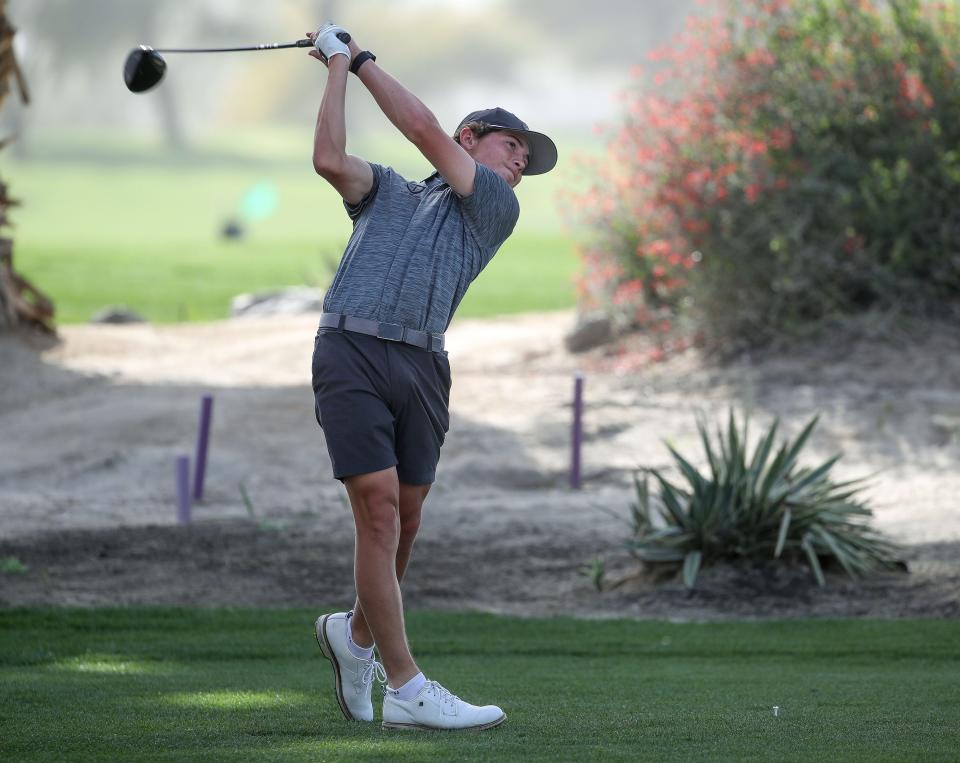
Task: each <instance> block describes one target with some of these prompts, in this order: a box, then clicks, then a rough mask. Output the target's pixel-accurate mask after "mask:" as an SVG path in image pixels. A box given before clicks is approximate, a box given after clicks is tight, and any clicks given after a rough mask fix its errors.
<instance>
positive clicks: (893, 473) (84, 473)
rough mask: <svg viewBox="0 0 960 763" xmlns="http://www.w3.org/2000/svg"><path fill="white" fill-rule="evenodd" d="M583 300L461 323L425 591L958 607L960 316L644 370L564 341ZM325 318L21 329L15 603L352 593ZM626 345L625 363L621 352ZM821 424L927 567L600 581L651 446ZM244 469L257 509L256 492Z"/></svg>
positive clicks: (1, 579)
mask: <svg viewBox="0 0 960 763" xmlns="http://www.w3.org/2000/svg"><path fill="white" fill-rule="evenodd" d="M572 322H573V315H572V314H571V313H552V314H544V315H528V316H520V317H514V318H510V319H501V320H495V321H483V322H477V321H467V320H464V321H458V322H456V323H455V325H454V326H453V327H452V329H451V331H450V333H449V335H448V347H450V360H451V365H452V367H453V378H454V383H453V391H452V399H451V411H452V417H451V419H452V422H451V431H450V434H449V436H448V439H447V443H446V445H445V446H444V450H443V456H442V459H441V464H440V472H439V476H438V481H437V483H436V485H435V486H434V489H433V491H432V492H431V495H430V497H429V499H428V502H427V505H426V508H425V518H424V524H423V529H422V532H421V535H420V538H419V540H418V545H417V549H416V552H415V555H414V561H413V564H412V565H411V569H410V571H409V573H408V577H407V579H406V580H405V582H404V588H405V592H406V593H405V595H406V597H407V602H408V604H409V605H410V606H416V607H426V608H433V609H472V610H484V611H498V612H514V613H526V614H553V613H561V612H564V613H579V614H587V615H597V616H610V615H630V616H647V617H675V618H704V619H710V618H721V617H766V616H783V617H792V616H806V615H821V614H823V615H869V616H883V617H886V616H904V615H924V616H958V615H960V470H958V466H960V333H958V332H953V331H949V330H947V329H940V330H936V331H931V333H930V334H929V335H928V336H927V337H925V338H923V339H922V340H916V339H914V340H910V341H907V340H905V339H894V340H892V341H891V340H890V339H889V338H888V339H887V340H886V341H883V342H880V341H873V342H870V341H863V342H861V343H858V344H851V343H847V344H845V345H844V346H842V347H840V346H823V347H812V348H809V349H808V350H807V351H805V352H804V353H803V355H802V356H796V357H794V356H788V355H777V356H775V357H766V358H764V359H762V360H761V359H756V358H753V359H751V358H749V357H743V358H740V359H739V360H736V361H734V362H730V363H726V364H722V365H721V364H717V363H715V362H710V361H709V360H707V359H705V358H703V357H702V356H701V355H700V354H699V353H698V352H697V351H695V350H690V351H687V352H686V353H684V354H682V355H680V356H678V357H674V358H672V359H670V360H669V361H667V362H664V363H658V364H653V365H648V366H641V367H640V368H633V369H632V370H630V371H625V370H623V369H624V368H626V367H628V366H627V364H624V363H622V362H620V361H619V360H618V359H617V358H611V357H607V356H605V355H604V354H603V353H602V352H594V353H591V354H588V355H580V356H574V355H570V354H568V353H566V352H565V351H564V350H563V348H562V337H563V335H564V333H565V332H566V330H567V329H568V328H569V327H570V325H571V324H572ZM315 325H316V316H300V317H295V318H263V319H256V320H253V319H237V320H232V321H224V322H220V323H212V324H202V325H181V326H162V327H156V326H149V325H139V326H71V327H66V328H64V329H62V332H61V341H60V342H59V343H56V344H51V343H49V342H47V343H44V342H41V340H39V339H38V338H36V337H23V336H17V337H12V336H5V337H0V433H2V435H0V557H9V556H15V557H17V558H18V559H20V560H21V561H22V562H23V563H24V564H26V565H27V566H28V567H29V570H28V572H26V573H21V574H14V573H5V574H0V605H6V606H16V605H37V604H56V605H61V604H77V605H106V604H133V603H156V604H197V605H213V604H216V605H258V606H270V605H318V606H321V605H323V606H329V605H341V606H344V605H346V604H348V603H349V601H350V594H351V585H352V583H351V569H350V567H351V554H352V522H351V519H350V514H349V508H348V506H347V504H346V498H345V494H344V492H343V489H342V487H341V486H340V484H339V483H338V482H337V481H336V480H334V479H333V478H332V475H331V471H330V466H329V462H328V459H327V456H326V450H325V447H324V443H323V436H322V432H321V431H320V429H319V428H318V427H317V424H316V421H315V419H314V417H313V407H312V395H311V392H310V388H309V365H310V354H311V351H312V340H313V335H314V330H315ZM618 369H619V370H618ZM577 372H583V373H584V374H585V376H586V382H585V390H586V409H585V432H586V441H585V446H584V454H583V459H584V474H585V483H584V488H583V489H582V490H579V491H574V490H571V489H570V488H569V487H568V468H569V462H570V423H571V397H572V391H573V376H574V374H575V373H577ZM207 392H210V393H212V394H213V395H214V397H215V403H214V423H213V432H212V441H211V452H210V459H209V464H208V473H207V482H206V493H205V498H204V500H203V502H202V503H200V504H199V505H197V506H195V507H194V519H195V521H194V523H193V524H192V525H191V526H189V527H181V526H177V525H176V509H175V498H174V466H173V464H174V460H175V458H176V457H177V456H178V455H181V454H191V453H192V450H193V446H194V441H195V438H196V428H197V418H198V412H199V401H200V397H201V395H202V394H204V393H207ZM730 406H733V407H734V408H735V409H736V410H737V411H749V412H750V414H751V417H752V419H751V420H752V421H753V422H754V431H758V430H759V428H760V427H761V426H766V425H767V424H769V422H770V421H771V420H772V419H773V417H775V416H776V417H780V419H781V422H782V426H783V431H784V433H785V434H791V435H792V434H796V433H797V432H798V431H799V430H800V429H801V428H802V426H803V425H804V424H805V423H806V421H808V420H809V418H810V417H812V416H813V415H815V414H817V413H820V415H821V422H820V424H819V426H818V428H817V430H816V432H815V435H814V437H813V439H812V442H811V446H810V453H809V456H808V457H809V458H810V459H824V458H826V457H828V456H830V455H833V454H835V453H837V452H841V451H842V452H843V453H844V457H843V459H842V461H841V462H840V465H839V466H838V467H837V470H836V473H837V476H838V477H857V476H865V475H874V477H873V479H872V482H871V485H870V487H869V489H868V491H867V496H868V498H869V500H870V502H871V504H872V506H873V507H874V509H875V512H876V525H877V527H879V528H880V529H882V530H884V531H885V532H887V533H888V534H889V535H890V536H891V537H892V538H894V539H895V540H897V541H899V542H900V543H902V544H904V546H905V552H904V553H905V558H906V560H907V561H908V563H909V565H910V569H911V573H910V574H909V575H904V574H896V573H891V574H888V575H883V576H880V577H878V578H876V579H873V580H871V581H869V582H862V583H854V582H849V581H847V580H845V579H844V578H842V577H840V576H831V578H830V581H829V585H828V586H827V588H826V589H823V590H821V589H818V588H816V587H815V586H814V585H812V584H811V582H810V581H809V579H808V577H807V576H806V574H805V573H803V572H802V571H797V570H792V571H790V570H788V571H779V572H778V571H776V570H774V569H770V568H766V567H764V568H762V569H752V568H748V567H745V566H742V565H741V566H736V565H734V566H725V567H720V568H715V569H712V570H708V571H706V572H704V573H702V576H701V578H702V583H701V589H700V590H699V591H698V592H697V593H695V594H693V595H692V596H688V595H687V594H686V592H685V591H684V590H683V588H682V586H680V585H679V583H677V581H675V580H670V581H667V582H666V583H659V584H654V583H653V582H652V581H651V580H649V579H646V578H642V577H641V578H638V579H636V580H632V581H630V582H628V583H626V584H624V585H622V586H620V587H618V588H616V589H615V590H612V591H607V592H605V593H603V594H598V593H597V592H595V591H594V590H593V588H592V587H591V585H590V583H589V581H588V580H587V579H586V578H585V577H584V576H583V575H582V574H580V570H581V568H582V567H583V565H585V564H587V563H589V562H590V561H591V560H592V559H593V558H594V557H596V556H598V555H600V556H604V557H605V558H606V559H607V560H608V564H609V566H610V568H611V570H612V575H613V577H618V576H620V575H623V574H626V572H628V571H629V570H630V567H629V564H628V561H629V560H628V559H627V557H625V556H624V555H623V554H622V553H621V552H620V551H619V550H618V544H619V543H620V542H621V541H622V540H623V538H624V535H625V526H624V525H623V524H622V521H621V520H620V519H618V518H617V517H616V516H612V515H611V512H612V513H613V514H619V515H625V513H626V511H627V507H628V505H629V503H630V499H631V495H630V494H631V487H630V482H631V476H632V473H633V470H634V469H635V468H636V467H637V466H638V465H645V466H666V465H667V464H668V455H667V452H666V449H665V447H664V445H663V442H664V441H665V440H667V441H669V442H670V443H671V444H673V445H675V446H677V447H678V448H679V449H680V450H681V451H685V452H689V453H691V454H697V453H698V450H699V448H698V436H697V432H696V426H695V414H696V413H697V412H704V413H706V414H708V415H710V416H713V417H718V416H721V415H724V414H725V412H726V410H727V409H728V408H729V407H730ZM241 484H242V485H243V486H244V487H245V489H246V491H247V494H248V495H249V497H250V500H251V502H252V504H253V507H254V515H253V516H251V515H250V512H249V510H248V508H247V507H246V505H245V503H244V501H243V500H242V497H241V491H240V485H241Z"/></svg>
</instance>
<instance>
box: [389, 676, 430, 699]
mask: <svg viewBox="0 0 960 763" xmlns="http://www.w3.org/2000/svg"><path fill="white" fill-rule="evenodd" d="M426 682H427V679H426V676H424V675H423V673H417V674H416V675H415V676H414V677H413V678H411V679H410V680H409V681H407V682H406V683H405V684H404V685H403V686H401V687H400V688H399V689H394V688H393V687H392V686H387V691H388V692H390V693H391V694H392V695H393V696H394V697H396V698H397V699H401V700H403V701H407V700H411V699H413V698H414V697H416V696H417V695H418V694H419V693H420V690H421V689H422V688H423V686H424V684H425V683H426Z"/></svg>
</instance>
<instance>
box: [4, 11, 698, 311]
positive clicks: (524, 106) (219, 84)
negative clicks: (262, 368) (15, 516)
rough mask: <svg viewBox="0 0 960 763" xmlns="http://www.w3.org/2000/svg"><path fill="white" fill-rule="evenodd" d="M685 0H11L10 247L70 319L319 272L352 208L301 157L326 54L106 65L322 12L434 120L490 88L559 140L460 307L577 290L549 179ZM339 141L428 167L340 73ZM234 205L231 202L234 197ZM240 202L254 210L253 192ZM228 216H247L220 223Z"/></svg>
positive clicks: (229, 292) (228, 294)
mask: <svg viewBox="0 0 960 763" xmlns="http://www.w3.org/2000/svg"><path fill="white" fill-rule="evenodd" d="M694 5H695V3H694V0H682V1H681V2H677V1H676V0H674V1H673V2H670V1H669V0H645V2H641V3H637V2H634V1H632V0H607V1H606V2H600V3H595V4H594V5H593V6H591V7H589V8H587V7H585V6H584V4H583V3H580V2H573V0H524V1H523V2H514V3H511V2H506V0H472V2H453V1H451V0H389V1H387V0H350V2H347V1H346V0H325V2H316V1H313V2H306V1H305V0H276V1H275V2H270V3H241V2H239V0H165V1H163V2H149V1H148V0H11V2H9V4H8V16H9V18H10V20H11V22H12V23H13V25H14V26H15V27H17V28H18V30H19V33H18V35H17V37H16V50H17V53H18V58H19V61H20V63H21V66H22V67H23V69H24V73H25V76H26V79H27V82H28V84H29V87H30V93H31V96H32V100H31V103H30V105H29V106H27V107H23V106H21V105H20V104H19V102H18V99H17V98H16V97H15V95H12V96H11V97H9V98H8V99H7V101H6V103H5V104H4V107H3V110H2V111H0V136H7V135H11V134H12V135H14V136H16V141H15V142H14V143H13V145H12V146H10V147H8V148H6V149H5V150H4V151H3V152H0V177H2V178H3V180H4V181H5V182H7V183H8V184H9V186H10V189H11V193H12V195H13V196H14V197H15V198H18V199H21V200H22V201H23V206H22V207H19V208H17V209H16V210H14V213H13V221H14V223H15V226H16V227H15V228H14V230H13V235H14V239H15V260H16V266H17V268H18V270H20V272H21V273H23V274H24V275H26V276H27V277H28V278H30V279H31V280H33V281H34V282H35V283H36V285H37V286H39V287H40V288H41V289H43V290H44V291H46V292H47V293H48V294H49V295H50V296H51V297H52V298H53V299H54V301H55V302H56V304H57V309H58V320H59V321H60V322H61V323H63V322H66V323H70V322H83V321H87V320H89V319H90V317H91V316H92V315H94V314H95V313H96V312H98V311H99V310H100V309H101V308H103V307H106V306H108V305H118V304H124V305H128V306H130V307H132V308H134V309H135V310H137V311H138V312H139V313H140V314H141V315H143V316H144V317H146V318H147V319H148V320H151V321H181V320H210V319H216V318H223V317H226V316H227V315H228V313H229V304H230V300H231V299H232V297H234V296H236V295H237V294H240V293H246V292H250V291H259V290H264V289H274V288H278V287H282V286H288V285H298V284H309V285H312V286H317V287H319V288H324V287H325V286H326V284H327V283H328V282H329V278H330V275H331V274H332V272H333V268H335V265H336V262H337V260H338V259H339V256H340V253H341V252H342V251H343V245H344V243H345V242H346V240H347V238H348V236H349V234H350V223H349V220H348V218H347V217H346V215H345V214H343V210H342V205H341V204H340V201H339V199H338V198H337V196H336V194H335V193H334V192H333V191H332V190H331V189H330V188H329V187H328V186H327V185H326V184H325V183H323V181H321V180H319V178H317V176H316V175H315V174H314V173H313V171H312V168H311V166H310V154H311V143H312V132H313V125H314V120H315V118H316V112H317V107H318V105H319V102H320V98H321V94H322V91H323V87H324V83H325V81H326V71H325V69H324V67H323V65H322V64H320V63H319V62H318V61H316V60H314V59H312V58H310V57H309V56H308V55H307V52H306V50H304V49H292V50H280V51H264V52H245V53H221V54H168V55H167V56H166V60H167V64H168V69H167V74H166V77H165V78H164V80H163V82H162V83H161V85H159V86H158V87H156V88H154V89H153V90H151V91H150V92H148V93H145V94H132V93H130V92H129V91H127V89H126V87H125V86H124V83H123V77H122V70H123V64H124V61H125V58H126V56H127V53H128V52H129V51H130V50H131V48H133V47H135V46H136V45H138V44H141V43H143V44H149V45H152V46H153V47H156V48H164V47H219V46H223V47H227V46H236V45H252V44H258V43H271V42H288V41H294V40H297V39H301V38H302V37H303V35H304V33H305V32H306V31H307V30H312V29H315V28H316V27H317V26H318V24H319V23H320V21H321V20H323V19H325V18H333V19H335V20H336V21H337V22H338V23H341V24H342V25H343V26H344V27H346V28H347V29H348V30H350V31H351V32H352V33H353V34H354V36H355V37H356V39H357V41H358V42H359V43H360V44H361V46H363V47H365V48H368V49H370V50H372V51H374V52H375V53H376V54H377V56H378V60H379V62H380V63H381V64H382V66H383V67H384V68H386V69H387V70H388V71H389V72H391V73H392V74H393V75H394V76H396V77H397V78H398V79H399V80H400V81H401V82H402V83H404V84H405V85H407V86H408V87H409V88H410V89H411V90H413V92H415V93H416V94H417V95H418V96H420V97H421V98H422V99H423V100H424V101H425V102H426V103H427V105H428V106H430V107H431V108H432V109H433V110H434V112H435V113H436V114H437V116H438V118H439V119H440V121H441V123H442V124H443V125H444V126H446V127H447V128H448V129H449V130H450V131H451V132H452V130H453V129H454V128H455V127H456V125H457V123H458V122H459V121H460V119H461V118H462V117H463V116H464V115H465V114H466V113H468V112H469V111H472V110H474V109H478V108H485V107H489V106H494V105H499V106H503V107H506V108H508V109H510V110H513V111H515V112H516V113H518V114H519V115H520V116H521V118H523V119H524V120H525V121H527V122H528V123H529V124H530V126H531V127H532V128H533V129H539V130H542V131H544V132H547V133H549V134H550V135H551V136H552V137H553V138H554V139H555V140H556V142H557V144H558V146H559V149H560V162H559V164H558V167H557V169H556V171H554V172H551V173H549V174H548V175H545V176H542V177H538V178H531V179H529V180H528V181H525V182H524V183H522V184H521V185H520V187H519V188H518V190H517V194H518V197H519V199H520V203H521V209H522V212H521V218H520V222H519V224H518V225H517V228H516V230H515V232H514V235H513V236H512V237H511V238H510V240H509V241H508V242H507V244H506V245H505V246H504V249H503V251H502V253H501V254H500V255H499V256H498V257H497V258H495V260H494V263H493V264H492V265H491V266H490V268H488V269H487V271H485V272H484V273H483V274H482V276H481V277H480V278H479V279H478V281H477V283H476V284H475V285H474V287H473V288H472V289H471V292H470V294H469V295H468V297H467V300H466V301H465V302H464V304H463V306H462V307H461V309H460V311H459V312H458V315H472V316H482V315H495V314H503V313H506V312H523V311H530V310H549V309H558V308H566V307H570V306H572V305H573V304H574V303H575V290H574V278H575V274H576V272H577V269H578V267H579V261H578V257H577V254H576V247H575V239H576V232H575V231H571V229H570V227H569V226H568V225H567V223H569V222H570V220H569V219H565V217H564V213H563V212H562V211H561V210H560V209H559V207H558V203H557V196H558V194H559V193H560V192H562V191H563V190H565V189H569V188H571V187H576V186H577V185H578V183H580V182H581V179H582V174H580V172H579V169H578V163H577V162H576V161H574V159H575V158H576V157H578V156H587V155H593V156H596V155H598V154H600V153H601V152H602V151H603V146H604V142H603V138H602V137H601V136H600V135H599V134H597V132H596V131H595V127H596V125H597V124H598V123H601V122H611V121H615V120H616V118H617V109H618V99H617V94H618V93H619V92H621V90H622V88H623V87H624V86H625V85H626V84H627V83H628V82H629V81H630V78H631V69H633V68H634V67H635V66H636V65H637V64H639V63H642V62H644V61H645V59H646V55H647V52H648V51H649V50H650V49H651V48H652V47H654V46H656V45H658V44H660V43H661V42H663V41H665V40H666V39H668V38H669V37H670V36H672V35H673V34H674V32H676V31H677V30H679V29H680V28H682V25H683V20H684V17H685V16H686V14H687V12H688V11H689V10H690V9H691V8H693V6H694ZM347 100H348V103H347V111H348V113H347V117H348V125H347V126H348V146H347V148H348V150H349V151H350V152H351V153H354V154H356V155H358V156H361V157H363V158H365V159H368V160H371V161H376V162H379V163H383V164H389V165H391V166H393V167H395V168H396V169H397V170H398V171H399V172H401V173H402V174H404V175H406V176H407V177H424V176H426V175H427V174H429V172H430V168H429V166H428V165H427V164H426V162H425V160H424V159H423V157H422V156H420V155H419V153H418V152H417V151H416V150H415V149H414V148H413V147H412V146H411V145H410V144H409V143H407V142H406V141H405V140H403V139H402V137H401V136H400V135H399V133H398V132H397V131H396V130H395V129H394V128H393V127H392V125H390V124H389V123H388V122H387V120H386V119H385V118H384V117H383V116H382V114H381V113H380V111H379V110H378V109H377V107H376V105H375V104H374V102H373V100H372V98H371V97H370V96H369V95H368V94H367V92H366V91H365V90H364V88H363V87H362V86H360V85H359V83H358V82H357V81H355V80H354V79H351V81H350V87H349V90H348V99H347ZM245 210H246V211H245ZM251 210H252V211H251ZM237 217H240V218H241V221H242V222H243V224H244V227H245V231H246V235H245V236H244V237H243V238H242V239H233V240H226V239H224V237H223V236H222V235H221V233H222V231H223V230H224V228H225V226H226V221H228V220H230V219H232V218H237Z"/></svg>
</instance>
